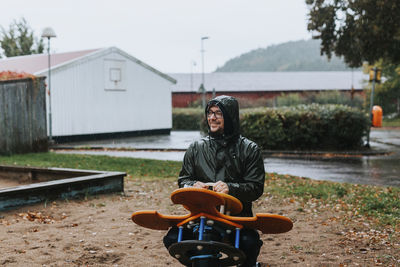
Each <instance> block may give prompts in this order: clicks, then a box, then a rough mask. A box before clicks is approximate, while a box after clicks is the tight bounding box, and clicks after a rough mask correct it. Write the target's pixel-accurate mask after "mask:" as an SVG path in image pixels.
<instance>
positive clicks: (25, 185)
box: [0, 165, 126, 211]
mask: <svg viewBox="0 0 400 267" xmlns="http://www.w3.org/2000/svg"><path fill="white" fill-rule="evenodd" d="M125 175H126V173H124V172H105V171H92V170H76V169H60V168H35V167H15V166H1V165H0V211H1V210H8V209H13V208H16V207H19V206H24V205H30V204H36V203H39V202H45V201H51V200H54V199H74V198H82V197H85V196H88V195H96V194H105V193H113V192H122V191H123V190H124V176H125Z"/></svg>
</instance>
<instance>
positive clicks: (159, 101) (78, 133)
mask: <svg viewBox="0 0 400 267" xmlns="http://www.w3.org/2000/svg"><path fill="white" fill-rule="evenodd" d="M5 70H9V71H17V72H27V73H31V74H34V75H37V76H47V74H48V56H47V55H46V54H39V55H29V56H19V57H11V58H6V59H0V71H5ZM47 82H48V79H47ZM175 83H176V80H175V79H173V78H171V77H170V76H168V75H166V74H163V73H161V72H160V71H158V70H156V69H154V68H152V67H150V66H149V65H147V64H145V63H143V62H142V61H140V60H138V59H136V58H135V57H133V56H131V55H129V54H127V53H125V52H124V51H122V50H120V49H118V48H115V47H110V48H104V49H94V50H85V51H76V52H70V53H58V54H52V55H51V87H50V90H51V113H52V136H53V137H55V139H56V140H57V139H58V140H61V141H62V140H79V139H86V138H101V137H109V136H110V137H111V136H116V135H117V136H118V135H127V134H138V133H141V134H143V133H151V132H153V133H169V131H170V129H171V128H172V104H171V103H172V100H171V88H172V85H173V84H175ZM48 107H49V105H48V99H47V109H48ZM47 112H49V110H47ZM48 125H49V123H48ZM48 133H49V129H48Z"/></svg>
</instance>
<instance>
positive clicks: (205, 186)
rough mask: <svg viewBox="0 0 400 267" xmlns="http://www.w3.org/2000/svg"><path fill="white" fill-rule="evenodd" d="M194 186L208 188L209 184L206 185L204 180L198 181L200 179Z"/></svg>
mask: <svg viewBox="0 0 400 267" xmlns="http://www.w3.org/2000/svg"><path fill="white" fill-rule="evenodd" d="M193 187H196V188H205V189H208V185H206V184H205V183H202V182H198V181H197V182H196V183H194V185H193Z"/></svg>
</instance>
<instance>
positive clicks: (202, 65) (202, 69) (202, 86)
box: [200, 36, 210, 109]
mask: <svg viewBox="0 0 400 267" xmlns="http://www.w3.org/2000/svg"><path fill="white" fill-rule="evenodd" d="M207 39H210V37H208V36H204V37H201V85H200V90H201V91H202V93H203V97H202V106H203V109H204V108H206V88H205V86H204V52H205V51H204V46H203V41H204V40H207Z"/></svg>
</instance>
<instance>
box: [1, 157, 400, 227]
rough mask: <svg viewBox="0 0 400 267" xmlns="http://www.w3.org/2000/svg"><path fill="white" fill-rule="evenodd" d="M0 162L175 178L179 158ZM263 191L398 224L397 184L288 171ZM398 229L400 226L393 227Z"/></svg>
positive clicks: (131, 176)
mask: <svg viewBox="0 0 400 267" xmlns="http://www.w3.org/2000/svg"><path fill="white" fill-rule="evenodd" d="M0 164H1V165H17V166H35V167H59V168H75V169H89V170H107V171H123V172H126V173H127V176H128V177H127V179H138V180H140V179H146V180H148V179H151V180H154V179H176V178H177V176H178V173H179V170H180V167H181V163H180V162H175V161H160V160H149V159H135V158H122V157H121V158H118V157H109V156H94V155H74V154H56V153H52V152H49V153H36V154H24V155H13V156H1V157H0ZM265 192H267V194H269V195H271V196H274V197H276V198H282V199H287V198H289V199H291V200H292V201H296V202H299V203H301V204H302V207H303V208H300V210H299V211H300V212H301V211H302V210H301V209H303V210H306V209H310V208H313V207H314V208H315V207H324V208H327V209H335V210H341V211H343V212H345V214H346V216H347V217H346V218H348V219H352V218H357V217H363V218H365V219H368V220H370V221H371V222H374V223H375V225H377V226H379V225H382V226H383V225H391V226H392V227H394V228H396V227H397V228H398V227H399V225H400V188H398V187H379V186H369V185H354V184H347V183H333V182H328V181H315V180H311V179H306V178H300V177H296V176H290V175H278V174H274V173H269V174H266V183H265ZM396 230H399V231H400V229H396Z"/></svg>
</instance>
